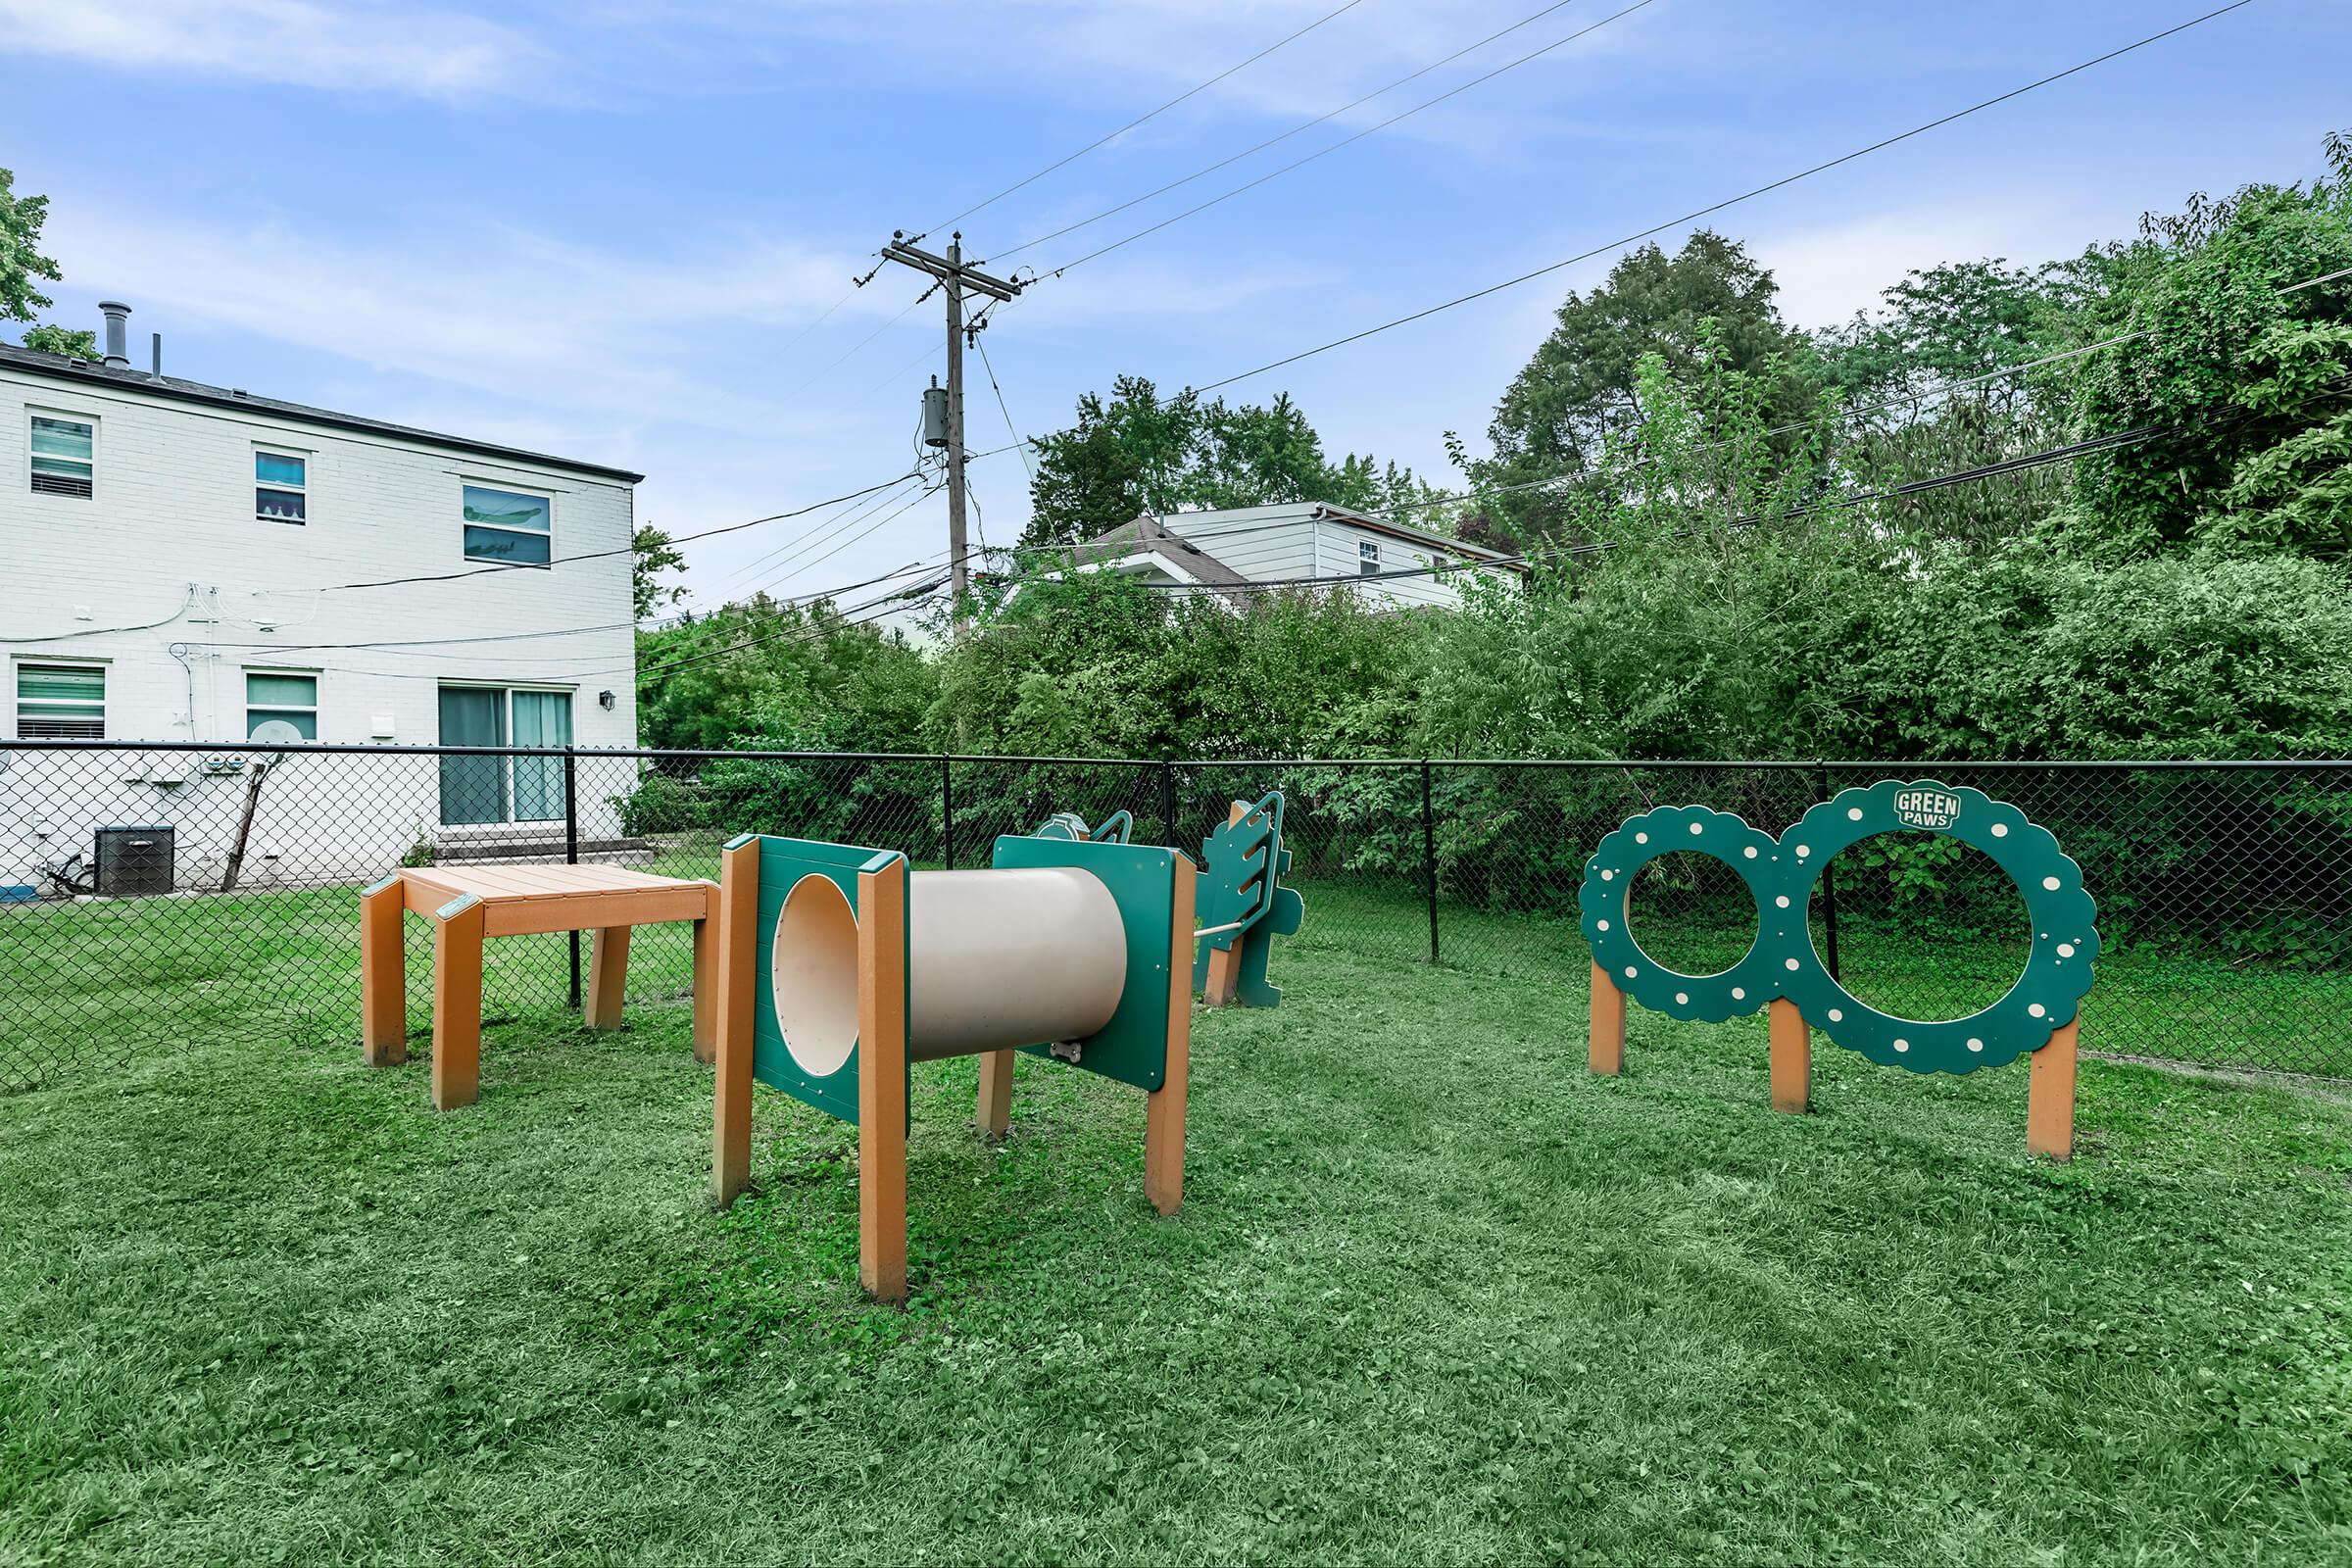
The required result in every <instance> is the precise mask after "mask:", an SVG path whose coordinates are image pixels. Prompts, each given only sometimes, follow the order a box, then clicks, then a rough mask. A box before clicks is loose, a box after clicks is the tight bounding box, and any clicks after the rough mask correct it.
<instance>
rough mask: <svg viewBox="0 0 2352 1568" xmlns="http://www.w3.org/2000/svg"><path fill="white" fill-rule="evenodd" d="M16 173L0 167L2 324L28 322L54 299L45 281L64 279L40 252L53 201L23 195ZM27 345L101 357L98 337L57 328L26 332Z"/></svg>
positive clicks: (46, 350)
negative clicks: (44, 289) (44, 290)
mask: <svg viewBox="0 0 2352 1568" xmlns="http://www.w3.org/2000/svg"><path fill="white" fill-rule="evenodd" d="M16 182H17V176H16V172H14V171H13V170H7V169H0V321H30V320H31V319H33V315H34V313H35V312H37V311H45V310H47V309H48V308H49V307H50V306H51V305H53V304H55V303H56V301H54V300H52V299H50V297H49V296H48V295H46V294H43V293H42V292H41V291H40V287H39V285H40V284H41V283H43V282H50V283H54V282H56V281H58V279H59V278H60V277H61V276H62V275H63V274H62V273H60V272H59V271H58V268H57V263H56V262H55V261H53V260H51V259H50V258H49V257H46V256H43V255H42V254H41V225H42V224H43V223H45V222H47V221H48V220H49V198H48V197H46V196H19V195H17V194H16V193H15V192H16ZM25 347H26V348H28V349H39V350H40V351H41V352H43V353H45V354H67V355H72V356H73V357H74V358H76V359H85V360H94V359H96V358H97V357H98V335H97V334H96V333H95V332H76V331H73V330H71V329H69V328H67V327H62V326H56V325H42V326H35V327H33V328H32V329H31V330H30V331H28V332H26V333H25Z"/></svg>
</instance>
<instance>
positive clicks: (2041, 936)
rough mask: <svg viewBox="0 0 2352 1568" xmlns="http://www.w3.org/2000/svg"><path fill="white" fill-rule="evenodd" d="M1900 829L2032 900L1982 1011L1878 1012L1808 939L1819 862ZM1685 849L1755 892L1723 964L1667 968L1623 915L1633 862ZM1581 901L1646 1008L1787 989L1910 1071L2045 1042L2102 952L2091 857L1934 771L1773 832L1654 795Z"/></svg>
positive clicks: (1601, 859) (1717, 1007) (1612, 844)
mask: <svg viewBox="0 0 2352 1568" xmlns="http://www.w3.org/2000/svg"><path fill="white" fill-rule="evenodd" d="M1902 829H1919V830H1924V831H1927V832H1930V833H1935V834H1938V835H1940V836H1942V837H1945V838H1951V839H1957V840H1959V841H1960V842H1961V843H1963V844H1966V845H1969V846H1971V847H1972V848H1974V849H1978V850H1982V851H1984V852H1985V855H1986V856H1988V857H1990V858H1991V859H1992V861H1993V863H1994V864H1996V865H1998V866H1999V867H2000V868H2001V869H2002V870H2003V871H2005V872H2007V873H2008V874H2009V877H2010V880H2012V881H2013V882H2015V883H2016V884H2017V890H2018V893H2019V894H2020V895H2021V896H2022V897H2023V898H2024V900H2025V904H2026V913H2027V916H2028V918H2029V919H2030V920H2031V921H2032V922H2033V937H2034V949H2033V953H2032V955H2031V956H2029V957H2028V959H2027V960H2026V967H2025V972H2024V973H2023V974H2021V975H2020V976H2018V980H2017V984H2016V985H2014V986H2012V987H2011V988H2010V989H2009V993H2008V995H2006V996H2004V997H2002V998H2001V999H2000V1000H1999V1001H1998V1002H1995V1003H1994V1004H1993V1005H1991V1006H1989V1007H1986V1008H1985V1009H1984V1010H1983V1011H1981V1012H1977V1013H1973V1014H1971V1015H1970V1016H1968V1017H1965V1018H1953V1019H1946V1020H1941V1021H1922V1020H1919V1019H1912V1018H1897V1017H1895V1016H1893V1015H1892V1014H1890V1013H1885V1012H1881V1011H1880V1010H1879V1009H1878V1008H1876V1007H1873V1006H1871V1005H1869V1004H1868V1003H1866V1002H1862V1001H1859V1000H1857V999H1856V998H1855V997H1854V996H1853V994H1852V993H1850V992H1848V991H1847V990H1846V989H1845V988H1844V987H1843V986H1840V985H1839V984H1838V982H1837V981H1836V980H1834V979H1832V978H1831V977H1830V972H1829V969H1828V967H1827V966H1826V965H1824V964H1823V963H1822V961H1821V959H1820V957H1819V956H1818V955H1816V954H1815V953H1814V951H1813V938H1812V933H1811V932H1810V931H1809V930H1808V929H1807V927H1806V922H1805V911H1806V908H1807V907H1808V906H1809V905H1810V903H1811V901H1812V897H1813V884H1814V882H1815V881H1816V880H1817V879H1818V878H1819V877H1820V875H1821V868H1822V867H1823V866H1825V865H1827V864H1829V863H1830V861H1831V860H1832V859H1833V858H1836V857H1837V855H1838V852H1839V851H1841V850H1844V849H1846V848H1847V847H1849V846H1851V845H1853V844H1856V843H1859V842H1860V841H1861V840H1863V839H1866V838H1869V837H1870V836H1871V835H1873V834H1876V833H1887V832H1894V831H1898V830H1902ZM1677 850H1692V851H1695V852H1697V853H1698V854H1700V855H1705V856H1710V857H1712V858H1715V859H1718V860H1721V861H1722V862H1723V863H1725V864H1726V865H1728V866H1730V867H1731V868H1732V869H1733V870H1734V871H1736V872H1738V873H1739V874H1740V880H1741V881H1743V882H1744V883H1746V884H1747V889H1748V892H1749V893H1750V894H1751V895H1752V896H1753V897H1754V899H1755V901H1756V939H1755V941H1754V942H1753V943H1752V944H1751V945H1750V946H1749V948H1748V950H1747V953H1746V955H1745V956H1742V957H1741V958H1740V961H1739V962H1737V963H1735V964H1733V965H1732V966H1731V967H1730V968H1729V969H1725V970H1723V971H1721V972H1720V973H1716V974H1710V975H1688V974H1680V973H1677V972H1676V971H1675V970H1672V969H1669V968H1667V967H1666V966H1665V965H1664V964H1661V963H1659V962H1657V961H1656V960H1655V959H1653V958H1651V957H1650V956H1649V955H1647V954H1646V953H1644V952H1642V947H1641V945H1640V944H1639V943H1637V942H1636V941H1635V940H1634V935H1633V932H1632V931H1631V930H1630V929H1629V928H1628V926H1627V923H1626V906H1627V898H1628V895H1629V894H1630V893H1631V891H1632V888H1633V879H1634V874H1635V873H1636V872H1638V871H1640V870H1641V869H1642V866H1644V865H1646V864H1647V863H1648V862H1650V861H1651V860H1654V859H1656V858H1659V857H1660V856H1663V855H1671V854H1673V853H1674V852H1675V851H1677ZM1577 903H1578V906H1579V907H1580V909H1581V911H1582V915H1583V922H1584V930H1585V939H1586V941H1587V942H1589V943H1590V944H1591V945H1592V948H1593V962H1594V963H1596V964H1598V965H1599V966H1600V967H1601V969H1602V970H1603V971H1604V972H1606V974H1607V975H1608V977H1609V979H1610V981H1611V982H1612V983H1614V984H1615V985H1616V987H1617V988H1618V989H1619V990H1620V991H1623V992H1625V993H1626V994H1627V995H1628V996H1630V997H1632V998H1633V999H1634V1000H1635V1001H1636V1002H1639V1003H1641V1004H1642V1005H1643V1006H1645V1007H1651V1008H1654V1009H1656V1010H1657V1011H1660V1012H1665V1013H1671V1014H1672V1015H1674V1016H1675V1017H1678V1018H1692V1019H1698V1020H1701V1021H1703V1022H1707V1023H1721V1022H1723V1021H1724V1020H1725V1019H1728V1018H1733V1017H1737V1016H1740V1015H1741V1014H1744V1013H1750V1012H1754V1011H1755V1010H1756V1009H1757V1008H1759V1007H1761V1006H1763V1005H1765V1004H1766V1003H1768V1002H1771V1001H1773V1000H1774V999H1775V998H1782V997H1785V998H1787V999H1788V1000H1789V1001H1790V1002H1793V1003H1795V1004H1796V1005H1797V1008H1798V1010H1799V1011H1801V1012H1802V1013H1803V1014H1804V1016H1805V1021H1806V1022H1807V1023H1809V1024H1811V1025H1812V1026H1813V1027H1814V1028H1816V1029H1819V1030H1821V1031H1822V1032H1823V1033H1825V1034H1827V1035H1828V1036H1829V1037H1830V1039H1831V1040H1833V1041H1835V1042H1836V1043H1837V1044H1838V1045H1840V1046H1843V1047H1845V1048H1846V1049H1848V1050H1850V1051H1858V1052H1860V1053H1862V1054H1864V1055H1866V1056H1868V1057H1870V1058H1871V1059H1872V1060H1873V1061H1878V1062H1884V1063H1886V1064H1887V1065H1888V1066H1892V1067H1905V1068H1909V1069H1910V1070H1912V1071H1914V1072H1952V1073H1961V1072H1973V1071H1974V1070H1976V1069H1977V1068H1979V1067H1985V1066H1992V1065H1995V1064H1998V1063H2000V1062H2005V1061H2010V1060H2014V1059H2015V1058H2016V1057H2018V1056H2021V1055H2024V1054H2028V1053H2030V1052H2034V1051H2037V1050H2039V1049H2040V1048H2041V1047H2042V1046H2043V1045H2045V1044H2047V1043H2048V1041H2049V1038H2050V1033H2051V1031H2052V1030H2054V1029H2057V1028H2058V1027H2060V1026H2061V1025H2063V1024H2066V1023H2069V1022H2071V1021H2073V1019H2074V1016H2075V1012H2076V1010H2077V1008H2078V1007H2079V1006H2080V1005H2081V1004H2082V997H2083V995H2084V993H2086V992H2088V991H2089V990H2090V965H2091V959H2092V958H2094V957H2096V956H2097V955H2098V951H2099V936H2098V932H2097V931H2096V930H2094V929H2093V928H2092V925H2091V919H2092V916H2093V914H2094V913H2095V912H2096V906H2095V905H2094V904H2093V902H2092V900H2091V897H2090V894H2089V893H2088V891H2086V890H2085V889H2084V888H2083V886H2082V867H2081V866H2079V865H2077V864H2075V862H2074V861H2073V860H2071V859H2069V858H2067V857H2066V855H2065V854H2064V853H2063V852H2062V851H2061V850H2060V849H2059V848H2058V841H2057V840H2056V839H2055V838H2053V837H2052V836H2051V835H2050V833H2049V830H2048V829H2046V828H2042V827H2038V826H2036V825H2034V823H2032V822H2030V821H2028V820H2027V819H2026V814H2025V813H2024V812H2023V811H2021V810H2019V809H2017V808H2016V807H2014V806H2011V805H2009V804H2008V803H2007V802H2006V801H1995V800H1992V799H1990V798H1988V797H1986V796H1985V795H1983V794H1981V793H1979V792H1978V791H1976V790H1972V789H1966V788H1961V787H1958V786H1953V785H1946V784H1940V783H1936V781H1934V780H1921V781H1918V782H1916V783H1903V782H1900V781H1898V780H1892V779H1889V780H1886V781H1883V782H1881V783H1877V784H1873V785H1870V786H1869V787H1868V788H1865V789H1851V790H1844V791H1840V792H1839V793H1838V797H1837V798H1836V799H1835V800H1831V801H1827V802H1825V803H1823V804H1822V805H1819V806H1816V807H1814V808H1813V809H1811V810H1809V811H1807V812H1806V813H1805V814H1804V816H1803V817H1802V818H1800V819H1799V820H1798V821H1797V823H1796V825H1795V826H1794V827H1791V828H1789V830H1788V831H1787V832H1785V833H1783V834H1782V835H1781V836H1780V837H1779V838H1778V839H1775V838H1774V837H1773V836H1772V835H1770V834H1769V833H1765V832H1763V831H1762V830H1760V829H1757V828H1752V827H1750V826H1748V825H1747V824H1746V823H1745V822H1742V821H1741V820H1740V818H1738V817H1737V816H1732V815H1728V814H1726V813H1725V812H1722V811H1714V810H1709V809H1707V808H1705V807H1703V806H1661V807H1658V808H1657V809H1654V810H1649V811H1645V812H1643V813H1642V815H1640V816H1637V817H1634V818H1632V819H1631V820H1629V821H1628V822H1626V823H1625V824H1624V825H1623V826H1622V827H1619V828H1618V829H1617V830H1616V831H1615V832H1613V833H1611V834H1610V835H1609V836H1608V837H1607V838H1604V839H1602V840H1601V841H1600V848H1599V849H1598V850H1597V851H1596V852H1595V853H1594V854H1593V858H1592V859H1591V860H1590V861H1588V862H1587V863H1586V866H1585V883H1584V887H1583V889H1582V891H1581V892H1580V893H1579V894H1578V896H1577Z"/></svg>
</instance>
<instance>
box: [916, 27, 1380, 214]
mask: <svg viewBox="0 0 2352 1568" xmlns="http://www.w3.org/2000/svg"><path fill="white" fill-rule="evenodd" d="M1361 4H1363V0H1347V3H1346V4H1345V5H1342V6H1340V7H1339V8H1337V9H1336V10H1332V11H1327V12H1325V13H1324V14H1323V15H1322V16H1320V17H1317V18H1316V19H1315V20H1314V21H1312V22H1310V23H1308V24H1307V25H1305V26H1303V27H1300V28H1299V30H1298V31H1297V32H1294V33H1291V34H1290V35H1289V36H1287V37H1284V38H1280V39H1277V40H1276V41H1275V42H1273V43H1270V44H1268V45H1266V46H1265V47H1264V48H1263V49H1260V50H1259V51H1258V52H1257V53H1255V54H1253V55H1251V56H1250V58H1249V59H1247V60H1245V61H1243V62H1241V63H1240V64H1239V65H1233V66H1227V67H1226V68H1225V69H1224V70H1223V71H1220V72H1218V73H1216V74H1215V75H1213V76H1211V77H1209V78H1208V79H1207V80H1206V81H1204V82H1201V84H1200V85H1198V86H1194V87H1188V88H1186V89H1185V90H1184V91H1182V92H1180V93H1178V94H1177V95H1176V96H1175V97H1173V98H1171V99H1169V100H1168V101H1167V102H1166V103H1164V104H1161V105H1160V106H1159V107H1158V108H1157V109H1154V110H1152V111H1151V112H1150V113H1149V114H1143V115H1138V116H1137V117H1136V118H1135V119H1133V120H1130V121H1129V122H1127V123H1125V124H1124V125H1121V126H1120V127H1119V128H1118V129H1116V130H1114V131H1110V132H1109V133H1107V134H1105V135H1102V136H1098V137H1096V138H1095V139H1094V140H1093V141H1090V142H1088V143H1087V144H1086V145H1085V146H1083V147H1081V148H1079V149H1078V150H1077V151H1076V152H1074V153H1071V154H1070V155H1068V156H1067V157H1065V158H1057V159H1055V160H1054V162H1053V163H1050V164H1048V165H1047V166H1046V167H1045V168H1043V169H1041V170H1039V171H1038V172H1036V173H1034V174H1029V175H1026V176H1024V177H1023V178H1020V179H1016V180H1014V181H1013V182H1012V183H1011V184H1009V185H1007V186H1005V188H1004V189H1003V190H1001V191H999V192H997V193H996V194H995V195H994V196H991V197H989V198H988V199H987V200H986V201H981V202H974V203H973V204H972V205H971V206H969V207H966V208H965V209H964V210H963V211H962V212H960V213H957V214H956V216H955V217H953V218H948V219H942V220H941V221H938V222H936V223H933V224H932V225H931V226H930V227H929V228H926V229H924V230H923V231H922V233H921V234H917V235H915V236H914V237H915V239H917V240H920V239H921V238H922V237H923V235H924V234H933V233H937V232H938V231H939V230H940V229H943V228H946V227H947V226H948V225H949V224H950V223H960V222H962V221H964V220H965V219H967V218H969V217H971V216H972V215H973V214H974V213H977V212H980V211H982V210H983V209H985V208H989V207H994V206H995V205H996V204H997V203H999V202H1001V201H1003V200H1004V199H1005V197H1007V196H1009V195H1011V194H1012V193H1013V192H1014V191H1016V190H1022V189H1025V188H1026V187H1028V186H1030V185H1034V184H1035V183H1037V182H1038V181H1039V180H1041V179H1043V178H1045V177H1046V176H1047V175H1048V174H1051V173H1053V172H1054V171H1055V170H1057V169H1062V168H1066V167H1067V166H1069V165H1071V164H1074V163H1076V162H1077V161H1078V160H1079V159H1081V158H1084V157H1085V156H1086V155H1087V154H1088V153H1091V152H1093V151H1094V150H1095V149H1096V148H1098V147H1103V146H1106V145H1108V144H1109V143H1111V142H1114V141H1116V140H1118V139H1119V138H1120V137H1121V136H1124V135H1126V134H1127V133H1128V132H1129V131H1131V130H1133V129H1135V128H1136V126H1138V125H1141V124H1143V123H1145V122H1146V121H1150V120H1156V119H1157V118H1158V117H1160V116H1161V115H1164V114H1166V113H1167V112H1168V111H1169V110H1171V109H1173V108H1175V107H1176V106H1177V105H1178V104H1180V103H1183V102H1184V101H1185V100H1186V99H1188V98H1194V97H1198V96H1199V95H1200V94H1201V93H1203V92H1206V91H1207V90H1208V89H1209V88H1211V87H1214V86H1215V85H1216V84H1217V83H1218V82H1220V81H1223V80H1224V79H1225V78H1226V77H1228V76H1230V75H1233V74H1234V73H1237V72H1240V71H1244V70H1247V69H1248V68H1249V67H1250V66H1254V65H1256V64H1257V63H1258V62H1259V61H1260V60H1263V59H1265V58H1266V56H1268V55H1270V54H1272V53H1274V52H1275V51H1276V50H1278V49H1281V48H1284V47H1286V46H1287V45H1290V44H1294V43H1297V42H1298V41H1299V39H1301V38H1303V37H1305V36H1306V35H1307V34H1308V33H1310V32H1312V31H1314V30H1315V29H1316V28H1317V27H1320V26H1322V25H1324V24H1325V23H1327V22H1330V21H1332V20H1333V19H1334V18H1337V17H1339V16H1342V15H1344V14H1345V13H1347V12H1349V11H1353V10H1354V9H1355V8H1356V7H1357V6H1359V5H1361Z"/></svg>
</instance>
